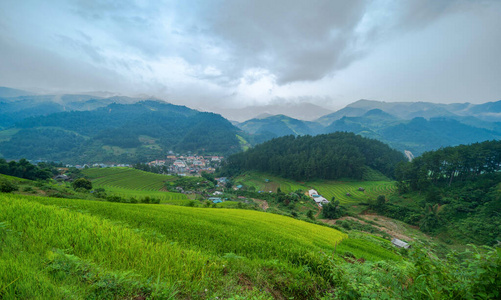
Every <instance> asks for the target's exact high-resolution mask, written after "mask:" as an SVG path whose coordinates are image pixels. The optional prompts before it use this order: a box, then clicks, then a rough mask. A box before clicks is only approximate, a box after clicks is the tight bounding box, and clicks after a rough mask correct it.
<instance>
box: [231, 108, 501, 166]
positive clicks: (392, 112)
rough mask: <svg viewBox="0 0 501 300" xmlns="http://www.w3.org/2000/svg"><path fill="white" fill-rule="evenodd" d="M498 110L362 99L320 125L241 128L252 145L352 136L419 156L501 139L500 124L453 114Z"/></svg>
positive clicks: (256, 123) (250, 124)
mask: <svg viewBox="0 0 501 300" xmlns="http://www.w3.org/2000/svg"><path fill="white" fill-rule="evenodd" d="M496 108H497V106H496V102H495V103H486V104H485V105H472V104H469V103H465V104H434V103H425V102H416V103H403V102H402V103H385V102H379V101H369V100H360V101H357V102H355V103H352V104H350V105H348V106H347V107H345V108H343V109H341V110H339V111H337V112H335V113H332V114H329V115H326V116H324V117H322V118H319V119H317V121H316V122H306V121H301V120H297V119H293V118H290V117H286V116H272V117H267V118H263V119H252V120H249V121H246V122H243V123H240V124H237V126H238V127H239V128H240V129H242V130H243V131H245V132H247V133H249V134H251V135H254V142H263V141H266V140H269V139H271V138H275V137H280V136H285V135H317V134H324V133H332V132H336V131H346V132H353V133H356V134H360V135H362V136H364V137H368V138H373V139H377V140H380V141H383V142H385V143H388V144H389V145H391V146H392V147H394V148H395V149H398V150H400V151H404V150H408V151H411V152H412V153H413V154H414V155H416V156H417V155H420V154H421V153H423V152H425V151H430V150H434V149H438V148H440V147H446V146H455V145H459V144H469V143H475V142H482V141H485V140H493V139H499V138H501V122H489V121H486V120H483V119H479V118H477V117H475V116H464V115H458V114H455V113H453V112H451V111H452V110H454V111H455V112H459V111H462V112H463V114H466V113H465V111H466V110H471V114H473V113H475V114H477V115H478V114H480V113H484V114H485V112H486V111H489V110H492V111H493V112H494V113H491V115H494V114H495V112H496ZM423 116H424V117H423ZM329 122H330V123H329ZM326 124H327V125H326Z"/></svg>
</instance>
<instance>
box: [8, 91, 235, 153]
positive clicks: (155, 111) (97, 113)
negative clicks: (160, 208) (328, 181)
mask: <svg viewBox="0 0 501 300" xmlns="http://www.w3.org/2000/svg"><path fill="white" fill-rule="evenodd" d="M238 131H239V130H238V129H237V128H236V127H234V126H233V125H232V124H231V123H230V122H229V121H228V120H226V119H224V118H223V117H221V116H220V115H217V114H213V113H206V112H199V111H196V110H193V109H190V108H188V107H185V106H178V105H172V104H168V103H165V102H159V101H142V102H138V103H135V104H116V103H114V104H110V105H108V106H106V107H103V108H98V109H96V110H92V111H72V112H61V113H54V114H49V115H47V116H36V117H30V118H27V119H25V120H23V121H21V122H19V123H18V124H16V126H15V127H13V128H9V129H8V130H5V131H3V132H0V156H3V157H5V158H7V159H19V158H22V157H25V158H28V159H35V160H36V159H41V160H53V161H63V162H68V163H89V162H106V161H112V162H121V163H127V162H128V163H135V162H143V161H146V160H149V159H158V158H159V157H162V156H163V155H165V154H166V153H167V152H168V151H169V150H174V151H200V152H203V153H219V154H229V153H232V152H237V151H240V144H239V139H238V137H237V134H238ZM2 140H3V141H2Z"/></svg>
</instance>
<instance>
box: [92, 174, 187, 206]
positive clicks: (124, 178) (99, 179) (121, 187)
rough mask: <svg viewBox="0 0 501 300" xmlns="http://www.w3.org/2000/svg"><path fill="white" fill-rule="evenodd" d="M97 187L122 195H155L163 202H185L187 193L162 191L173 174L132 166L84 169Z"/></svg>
mask: <svg viewBox="0 0 501 300" xmlns="http://www.w3.org/2000/svg"><path fill="white" fill-rule="evenodd" d="M83 174H84V175H85V176H86V177H87V178H89V179H90V180H91V181H92V185H93V186H94V187H95V188H104V189H105V190H106V192H107V193H110V194H113V195H117V196H120V197H125V198H126V197H145V196H150V197H155V198H159V199H160V201H161V202H162V203H172V204H185V203H186V202H187V201H188V199H187V197H186V195H184V194H180V193H172V192H167V191H162V188H163V187H164V183H165V182H166V181H172V180H174V179H175V177H173V176H167V175H160V174H154V173H149V172H144V171H140V170H136V169H131V168H93V169H87V170H84V171H83Z"/></svg>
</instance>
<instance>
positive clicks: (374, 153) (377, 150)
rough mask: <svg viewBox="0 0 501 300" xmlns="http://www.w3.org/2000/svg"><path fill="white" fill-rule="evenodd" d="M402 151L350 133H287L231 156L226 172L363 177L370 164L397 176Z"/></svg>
mask: <svg viewBox="0 0 501 300" xmlns="http://www.w3.org/2000/svg"><path fill="white" fill-rule="evenodd" d="M403 160H404V156H403V154H402V153H400V152H398V151H396V150H393V149H391V148H390V147H389V146H388V145H385V144H383V143H382V142H379V141H376V140H372V139H368V138H363V137H361V136H359V135H354V134H353V133H346V132H336V133H332V134H327V135H318V136H314V137H312V136H298V137H294V136H286V137H281V138H276V139H273V140H271V141H268V142H265V143H263V144H260V145H257V146H256V147H255V148H253V149H249V150H248V151H246V152H243V153H237V154H234V155H232V156H230V157H229V158H228V162H227V164H226V165H225V166H224V169H223V172H226V173H227V174H230V175H233V174H238V173H239V172H244V171H260V172H266V173H270V174H273V175H276V176H280V177H284V178H291V179H294V180H305V181H311V180H315V179H331V180H332V179H340V178H351V179H362V178H363V175H364V171H365V170H366V169H367V167H369V168H372V169H374V170H376V171H378V172H380V173H382V174H384V175H385V176H390V177H391V176H393V170H394V167H395V165H396V164H397V163H398V162H400V161H403Z"/></svg>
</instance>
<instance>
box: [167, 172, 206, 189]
mask: <svg viewBox="0 0 501 300" xmlns="http://www.w3.org/2000/svg"><path fill="white" fill-rule="evenodd" d="M214 181H215V180H214ZM214 186H215V184H214V182H212V181H209V180H207V179H206V178H204V177H189V176H179V177H176V180H174V181H169V182H167V183H166V184H165V187H166V188H167V189H168V190H169V191H172V192H176V191H177V189H176V188H178V187H180V188H182V189H183V190H184V191H205V190H206V189H211V188H214Z"/></svg>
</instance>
